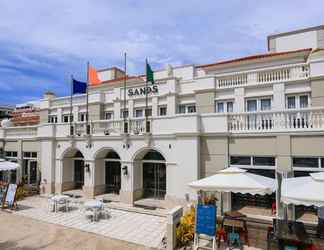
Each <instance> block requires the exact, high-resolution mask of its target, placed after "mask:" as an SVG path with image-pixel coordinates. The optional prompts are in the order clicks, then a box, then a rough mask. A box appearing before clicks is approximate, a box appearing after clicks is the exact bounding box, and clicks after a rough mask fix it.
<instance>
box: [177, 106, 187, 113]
mask: <svg viewBox="0 0 324 250" xmlns="http://www.w3.org/2000/svg"><path fill="white" fill-rule="evenodd" d="M178 113H179V114H185V113H186V106H185V105H179V106H178Z"/></svg>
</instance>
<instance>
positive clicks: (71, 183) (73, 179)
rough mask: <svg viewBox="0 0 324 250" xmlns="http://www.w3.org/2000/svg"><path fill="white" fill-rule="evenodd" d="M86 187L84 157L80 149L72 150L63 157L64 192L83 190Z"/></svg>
mask: <svg viewBox="0 0 324 250" xmlns="http://www.w3.org/2000/svg"><path fill="white" fill-rule="evenodd" d="M83 185H84V156H83V154H82V153H81V152H80V151H79V150H78V149H75V148H73V149H70V150H69V151H67V152H66V153H65V155H64V157H63V168H62V191H67V190H72V189H82V187H83Z"/></svg>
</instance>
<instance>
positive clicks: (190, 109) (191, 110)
mask: <svg viewBox="0 0 324 250" xmlns="http://www.w3.org/2000/svg"><path fill="white" fill-rule="evenodd" d="M188 113H196V105H190V106H188Z"/></svg>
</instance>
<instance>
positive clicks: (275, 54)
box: [197, 48, 312, 68]
mask: <svg viewBox="0 0 324 250" xmlns="http://www.w3.org/2000/svg"><path fill="white" fill-rule="evenodd" d="M311 51H312V49H310V48H307V49H299V50H292V51H285V52H274V53H265V54H258V55H253V56H246V57H241V58H236V59H232V60H226V61H221V62H217V63H211V64H203V65H199V66H197V68H209V67H213V66H218V65H224V64H229V63H236V62H243V61H248V60H256V59H261V58H268V57H275V56H284V55H290V54H294V53H299V52H311Z"/></svg>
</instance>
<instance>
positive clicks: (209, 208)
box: [196, 205, 217, 236]
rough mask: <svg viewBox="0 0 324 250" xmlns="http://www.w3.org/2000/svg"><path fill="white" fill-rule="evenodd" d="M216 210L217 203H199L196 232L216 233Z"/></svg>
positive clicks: (213, 234)
mask: <svg viewBox="0 0 324 250" xmlns="http://www.w3.org/2000/svg"><path fill="white" fill-rule="evenodd" d="M216 211H217V207H216V206H215V205H197V210H196V234H206V235H209V236H215V235H216V223H217V221H216Z"/></svg>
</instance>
